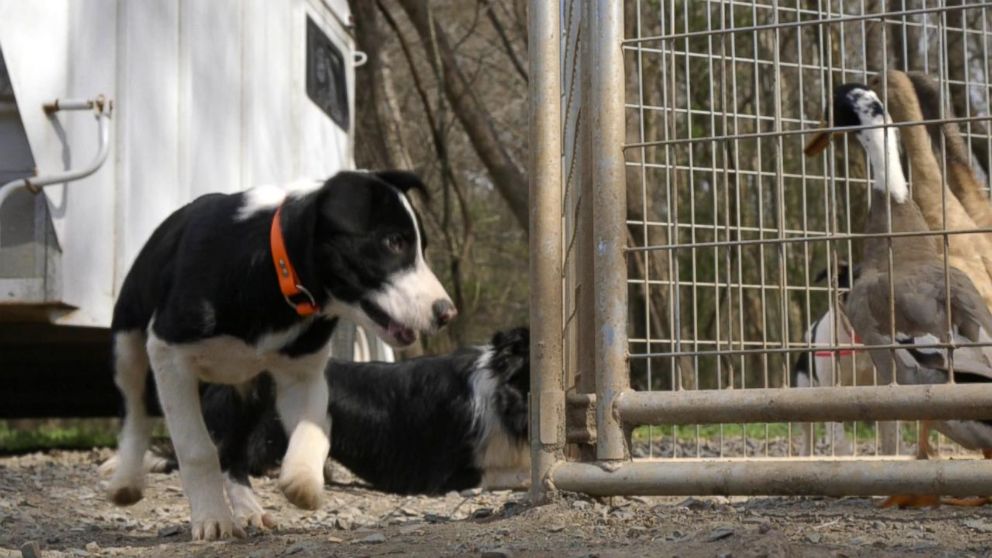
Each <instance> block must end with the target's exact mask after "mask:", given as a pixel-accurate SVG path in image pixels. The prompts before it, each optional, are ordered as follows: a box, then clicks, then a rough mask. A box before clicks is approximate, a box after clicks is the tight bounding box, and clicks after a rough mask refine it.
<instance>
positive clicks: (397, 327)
mask: <svg viewBox="0 0 992 558" xmlns="http://www.w3.org/2000/svg"><path fill="white" fill-rule="evenodd" d="M360 304H361V306H362V310H363V311H364V312H365V313H366V314H367V315H368V317H369V318H371V319H372V321H373V322H375V323H376V325H378V326H379V327H381V328H382V329H384V330H385V331H386V333H387V334H388V335H389V336H390V337H392V338H393V339H395V340H396V342H397V343H399V344H401V345H404V346H406V345H409V344H411V343H413V342H414V341H416V340H417V332H416V331H414V330H413V329H411V328H409V327H406V326H404V325H402V324H400V323H399V322H397V321H396V320H394V319H392V318H391V317H390V316H389V314H387V313H386V312H385V311H384V310H383V309H382V308H379V307H378V306H377V305H376V304H374V303H372V302H369V301H368V300H365V299H362V301H361V303H360Z"/></svg>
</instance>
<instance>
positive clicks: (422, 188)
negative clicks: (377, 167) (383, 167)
mask: <svg viewBox="0 0 992 558" xmlns="http://www.w3.org/2000/svg"><path fill="white" fill-rule="evenodd" d="M373 174H374V175H375V176H376V178H378V179H379V180H381V181H383V182H385V183H386V184H389V185H390V186H392V187H394V188H396V189H397V190H399V191H400V192H403V193H404V194H406V195H410V194H409V192H410V190H417V191H418V192H420V195H422V196H424V199H429V197H430V194H429V193H428V192H427V185H426V184H424V181H423V180H421V179H420V177H419V176H417V175H416V174H415V173H412V172H410V171H404V170H387V171H377V172H374V173H373Z"/></svg>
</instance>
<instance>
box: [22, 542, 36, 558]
mask: <svg viewBox="0 0 992 558" xmlns="http://www.w3.org/2000/svg"><path fill="white" fill-rule="evenodd" d="M21 558H41V547H39V546H38V543H36V542H34V541H29V542H26V543H24V544H23V545H21Z"/></svg>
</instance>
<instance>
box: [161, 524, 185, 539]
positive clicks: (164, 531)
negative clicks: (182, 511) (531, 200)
mask: <svg viewBox="0 0 992 558" xmlns="http://www.w3.org/2000/svg"><path fill="white" fill-rule="evenodd" d="M180 532H182V528H181V527H180V526H178V525H169V526H168V527H162V528H161V529H159V530H158V536H160V537H174V536H176V535H178V534H179V533H180Z"/></svg>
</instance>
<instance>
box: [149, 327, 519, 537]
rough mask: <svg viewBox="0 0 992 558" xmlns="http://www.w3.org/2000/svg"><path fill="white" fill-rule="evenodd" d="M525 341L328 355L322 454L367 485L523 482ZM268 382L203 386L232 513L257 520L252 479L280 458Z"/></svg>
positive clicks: (408, 487) (506, 335) (420, 487)
mask: <svg viewBox="0 0 992 558" xmlns="http://www.w3.org/2000/svg"><path fill="white" fill-rule="evenodd" d="M529 344H530V336H529V332H528V330H527V329H526V328H517V329H511V330H507V331H501V332H498V333H496V334H494V335H493V337H492V339H491V341H490V342H489V344H487V345H483V346H479V347H470V348H464V349H459V350H458V351H455V352H454V353H451V354H448V355H442V356H433V357H421V358H416V359H412V360H408V361H404V362H399V363H386V362H367V363H357V362H346V361H339V360H333V359H332V360H331V361H330V362H329V363H328V365H327V369H326V372H325V376H326V378H327V384H328V387H329V388H330V394H331V395H330V402H329V405H328V415H329V417H330V419H331V424H332V425H333V432H332V435H331V457H333V458H334V459H335V460H337V461H338V462H339V463H341V464H342V465H344V466H345V467H347V468H348V469H349V470H351V472H353V473H354V474H355V475H356V476H358V477H359V478H361V479H362V480H364V481H365V482H367V483H369V484H370V485H371V487H372V488H374V489H377V490H382V491H385V492H393V493H398V494H441V493H445V492H448V491H451V490H464V489H466V488H474V487H479V486H481V487H483V488H510V487H519V486H522V485H525V484H526V483H527V482H528V481H529V476H530V475H529V473H530V454H529V449H528V448H529V446H528V445H527V439H528V438H527V393H528V391H529V388H530V357H529V355H530V347H529ZM272 388H273V385H272V382H271V380H270V379H269V378H268V377H267V376H266V375H263V376H261V377H259V378H258V380H256V381H255V382H253V384H252V388H251V389H250V390H249V391H247V392H246V391H243V390H241V389H238V388H236V387H233V386H223V385H208V386H204V388H203V389H202V401H203V410H204V416H205V419H206V424H207V428H208V429H209V430H210V435H211V437H212V438H213V440H214V442H215V443H216V444H217V447H218V450H219V452H220V459H221V465H222V468H223V469H224V471H225V473H226V475H227V478H226V489H227V495H228V499H229V500H230V502H231V506H232V507H233V509H234V515H235V519H236V520H237V521H238V522H239V523H242V524H246V525H252V526H256V527H272V526H273V525H274V523H275V522H274V521H273V519H272V518H271V516H269V515H268V514H267V513H265V511H264V510H263V509H262V507H261V506H260V505H259V504H258V502H257V501H256V499H255V497H254V494H253V492H252V490H251V484H250V481H249V475H255V476H260V475H263V474H266V473H268V472H269V471H271V470H272V469H274V468H275V467H277V466H279V464H280V461H281V460H282V456H283V454H284V453H285V450H286V445H287V442H288V440H287V438H286V433H285V429H284V428H283V426H282V424H281V423H280V421H279V417H278V413H277V411H276V409H275V398H274V394H273V389H272ZM163 457H164V460H163V459H162V458H163ZM148 464H149V467H154V468H155V470H158V471H162V472H167V471H169V470H172V469H173V468H175V467H176V463H175V459H174V457H173V456H171V455H170V454H168V452H166V454H164V455H160V456H158V459H155V460H150V461H149V463H148Z"/></svg>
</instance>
